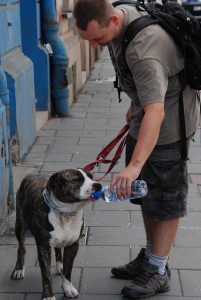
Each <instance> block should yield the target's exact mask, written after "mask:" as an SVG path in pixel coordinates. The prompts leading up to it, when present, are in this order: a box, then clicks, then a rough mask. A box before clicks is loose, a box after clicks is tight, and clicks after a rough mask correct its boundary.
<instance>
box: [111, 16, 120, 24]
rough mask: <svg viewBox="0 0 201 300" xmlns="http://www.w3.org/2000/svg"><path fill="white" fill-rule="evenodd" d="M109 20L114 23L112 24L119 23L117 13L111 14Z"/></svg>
mask: <svg viewBox="0 0 201 300" xmlns="http://www.w3.org/2000/svg"><path fill="white" fill-rule="evenodd" d="M111 20H112V22H113V23H114V25H119V18H118V16H117V15H112V16H111Z"/></svg>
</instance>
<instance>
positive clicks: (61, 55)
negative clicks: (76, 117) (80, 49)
mask: <svg viewBox="0 0 201 300" xmlns="http://www.w3.org/2000/svg"><path fill="white" fill-rule="evenodd" d="M40 5H41V24H42V32H43V37H44V42H45V44H49V45H50V46H51V48H52V51H53V53H52V54H51V55H50V70H51V75H50V76H51V98H52V101H53V106H54V108H55V111H56V114H57V115H58V116H59V117H67V116H69V103H68V89H67V85H68V80H67V68H68V61H69V58H68V55H67V51H66V48H65V46H64V43H63V42H62V41H61V39H60V37H59V29H60V24H59V23H58V22H57V14H56V4H55V0H43V1H41V2H40Z"/></svg>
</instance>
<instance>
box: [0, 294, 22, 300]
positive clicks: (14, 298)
mask: <svg viewBox="0 0 201 300" xmlns="http://www.w3.org/2000/svg"><path fill="white" fill-rule="evenodd" d="M24 297H25V294H24V293H19V294H18V293H13V294H10V293H0V299H1V300H24Z"/></svg>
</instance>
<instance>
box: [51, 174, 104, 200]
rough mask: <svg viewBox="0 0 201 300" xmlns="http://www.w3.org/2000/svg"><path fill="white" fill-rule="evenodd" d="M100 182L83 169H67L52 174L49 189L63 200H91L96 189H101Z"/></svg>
mask: <svg viewBox="0 0 201 300" xmlns="http://www.w3.org/2000/svg"><path fill="white" fill-rule="evenodd" d="M101 188H102V186H101V184H100V183H98V182H96V181H93V179H92V175H91V174H90V173H86V172H85V171H84V170H83V169H67V170H63V171H60V172H57V173H55V174H53V175H52V176H50V178H49V180H48V183H47V189H48V191H49V192H50V193H51V192H52V193H53V194H54V196H55V197H56V198H57V199H58V200H59V201H61V202H64V203H73V202H80V201H86V200H91V194H92V193H93V192H94V191H99V190H101Z"/></svg>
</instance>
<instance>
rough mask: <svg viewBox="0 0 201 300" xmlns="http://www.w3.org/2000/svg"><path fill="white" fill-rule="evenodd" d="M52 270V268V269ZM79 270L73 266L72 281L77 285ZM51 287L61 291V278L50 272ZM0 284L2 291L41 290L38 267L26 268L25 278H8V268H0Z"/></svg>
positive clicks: (28, 291) (29, 291)
mask: <svg viewBox="0 0 201 300" xmlns="http://www.w3.org/2000/svg"><path fill="white" fill-rule="evenodd" d="M52 272H54V269H53V270H52ZM80 272H81V270H80V269H79V268H74V269H73V271H72V282H73V284H74V286H75V287H78V285H79V280H80V274H81V273H80ZM52 281H53V288H54V290H55V292H56V293H60V292H61V278H60V276H58V275H56V274H54V273H53V274H52ZM0 286H1V292H2V293H8V292H9V293H39V292H40V291H42V282H41V273H40V268H39V267H35V268H26V270H25V278H24V279H22V280H13V279H11V278H10V270H8V268H1V274H0Z"/></svg>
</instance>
